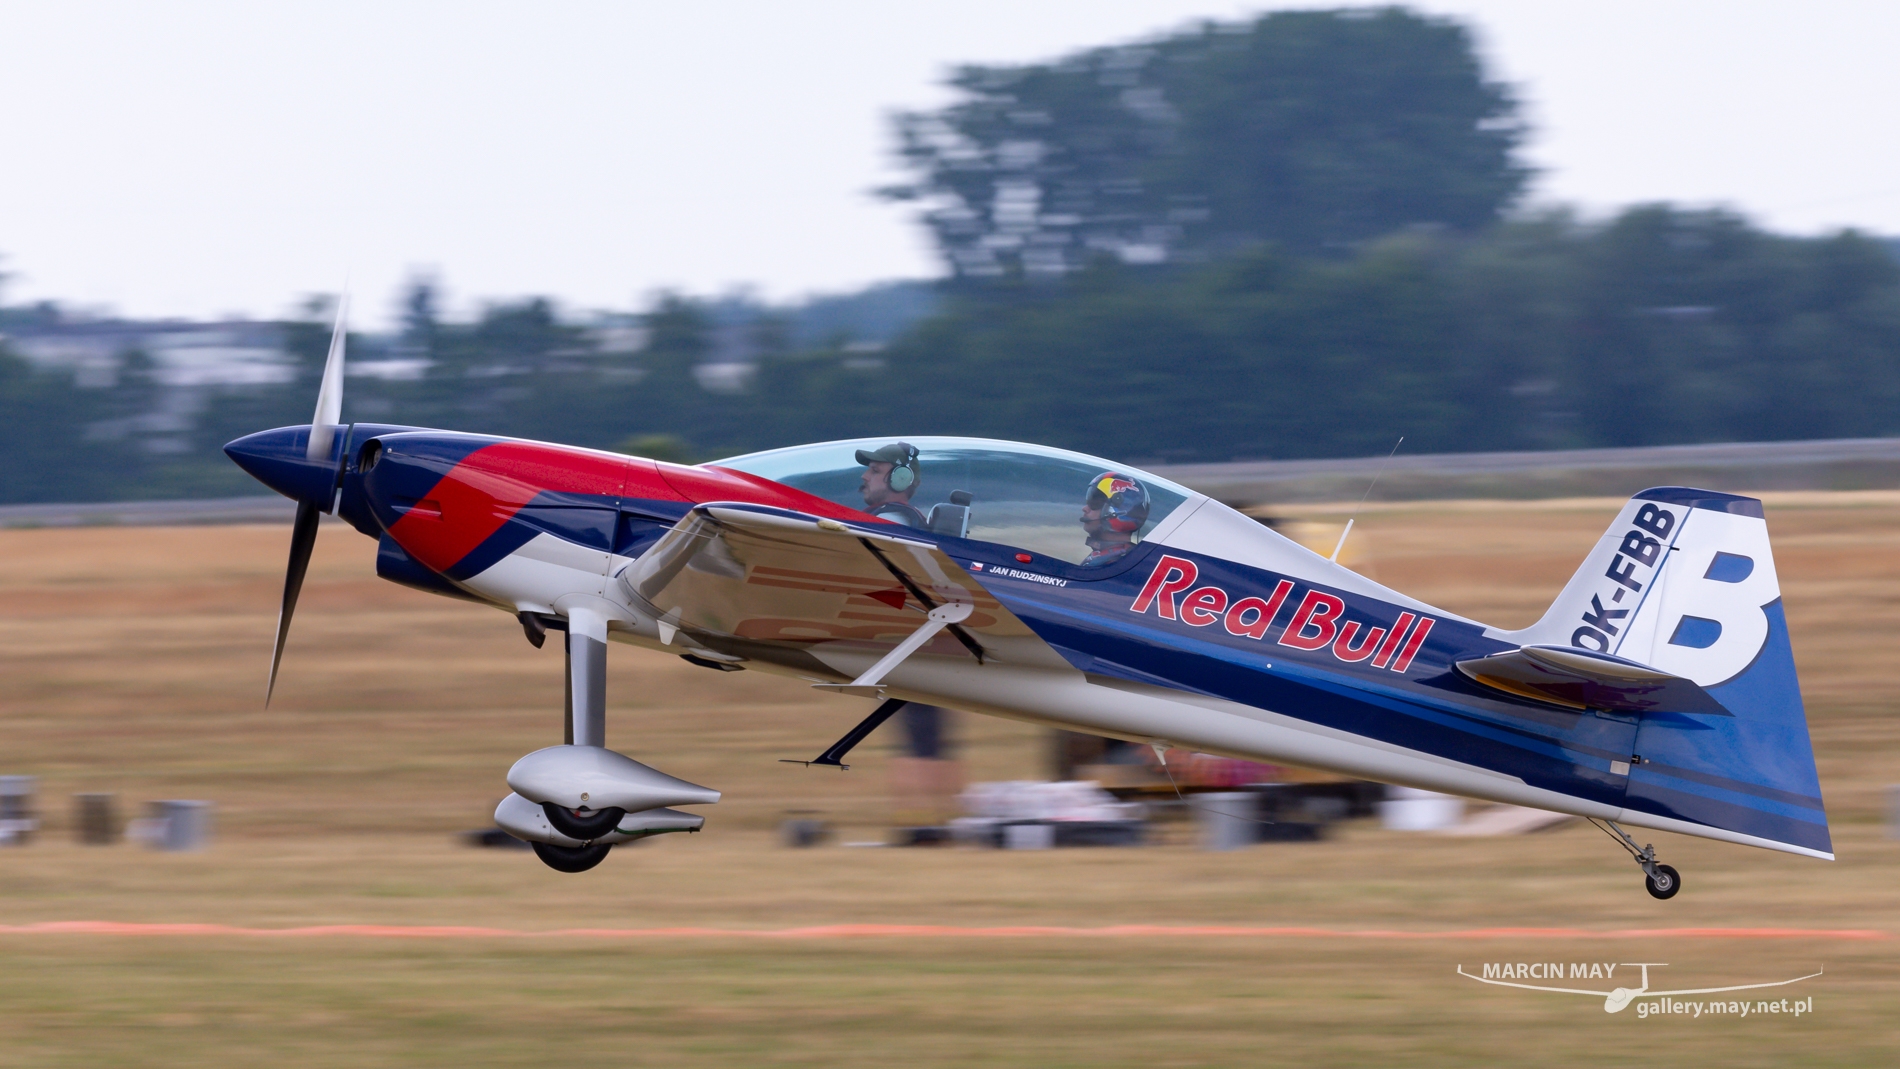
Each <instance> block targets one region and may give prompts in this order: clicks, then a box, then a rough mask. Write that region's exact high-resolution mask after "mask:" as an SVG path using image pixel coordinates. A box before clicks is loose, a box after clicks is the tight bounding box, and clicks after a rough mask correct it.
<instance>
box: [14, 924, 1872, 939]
mask: <svg viewBox="0 0 1900 1069" xmlns="http://www.w3.org/2000/svg"><path fill="white" fill-rule="evenodd" d="M0 935H196V936H242V937H291V938H311V937H322V936H342V937H356V938H368V939H576V938H578V939H852V938H866V937H870V938H892V937H896V938H931V939H939V938H952V939H955V938H964V939H1020V938H1039V937H1040V938H1130V937H1135V938H1161V939H1168V938H1206V937H1210V936H1211V937H1217V938H1234V937H1243V938H1244V937H1254V938H1269V939H1862V940H1866V939H1885V938H1887V933H1886V932H1884V931H1879V930H1876V929H1869V928H1614V929H1609V930H1607V931H1591V930H1589V929H1587V928H1463V929H1453V930H1449V931H1436V932H1434V931H1399V930H1394V929H1378V928H1372V929H1339V928H1256V927H1244V926H1238V925H1235V926H1227V925H1172V924H1115V925H1108V926H1105V927H1100V928H1070V927H1060V926H1054V925H1033V924H1022V925H1009V926H1004V927H990V928H962V927H956V926H953V925H945V924H824V925H814V926H811V927H805V928H693V927H680V928H552V929H547V930H542V931H534V930H529V929H522V928H485V927H478V926H474V925H433V924H431V925H423V924H319V925H310V926H307V927H301V928H245V927H239V926H237V925H231V924H146V923H131V922H123V921H42V922H40V923H37V924H5V925H0Z"/></svg>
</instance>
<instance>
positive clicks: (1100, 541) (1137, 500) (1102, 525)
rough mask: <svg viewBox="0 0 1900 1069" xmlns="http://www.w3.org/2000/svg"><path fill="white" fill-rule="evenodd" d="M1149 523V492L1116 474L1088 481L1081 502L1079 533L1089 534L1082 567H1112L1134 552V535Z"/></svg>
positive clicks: (1127, 477)
mask: <svg viewBox="0 0 1900 1069" xmlns="http://www.w3.org/2000/svg"><path fill="white" fill-rule="evenodd" d="M1147 522H1148V491H1147V490H1146V489H1145V488H1143V487H1142V485H1141V484H1140V483H1139V482H1136V481H1135V480H1134V479H1133V478H1131V477H1130V476H1127V475H1123V474H1122V473H1121V472H1118V471H1105V472H1103V473H1102V474H1100V475H1097V476H1096V477H1095V478H1093V479H1091V480H1089V490H1088V496H1087V497H1085V498H1083V500H1082V530H1084V531H1086V532H1087V533H1088V536H1089V537H1088V542H1089V555H1088V557H1087V558H1086V559H1084V560H1083V561H1082V565H1083V567H1094V566H1099V565H1103V564H1111V563H1113V562H1115V561H1118V560H1121V559H1122V558H1123V557H1126V556H1127V555H1128V554H1129V553H1131V552H1133V551H1134V548H1135V532H1137V531H1139V530H1141V525H1142V524H1144V523H1147Z"/></svg>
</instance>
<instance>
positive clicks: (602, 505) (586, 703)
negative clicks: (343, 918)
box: [225, 320, 1833, 898]
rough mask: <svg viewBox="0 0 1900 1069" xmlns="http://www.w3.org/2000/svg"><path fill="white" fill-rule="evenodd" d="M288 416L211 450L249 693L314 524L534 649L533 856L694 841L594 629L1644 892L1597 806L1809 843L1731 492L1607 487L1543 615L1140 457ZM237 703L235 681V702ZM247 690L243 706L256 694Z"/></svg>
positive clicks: (507, 820)
mask: <svg viewBox="0 0 1900 1069" xmlns="http://www.w3.org/2000/svg"><path fill="white" fill-rule="evenodd" d="M342 377H343V332H342V330H341V326H340V320H339V329H338V331H337V333H336V335H335V337H334V338H333V340H332V344H331V351H330V356H329V360H328V362H327V364H326V366H325V370H324V378H323V385H322V387H321V388H320V390H319V395H318V403H317V410H316V415H315V418H314V419H313V421H312V423H311V424H310V425H309V426H307V427H305V426H293V427H280V428H277V429H275V430H268V431H262V432H260V433H257V434H253V435H250V436H248V437H245V438H241V439H239V440H237V441H235V442H232V443H231V444H230V445H228V446H226V447H225V451H226V452H227V453H228V454H229V455H230V457H231V458H232V459H233V460H234V461H236V462H237V463H238V464H239V465H240V466H241V467H243V468H244V470H245V471H247V472H249V473H250V474H251V475H253V476H255V477H256V478H257V479H258V480H260V481H261V482H263V483H264V484H265V485H267V486H269V487H271V488H272V489H274V490H276V491H278V492H279V493H282V494H284V495H285V496H287V497H290V498H291V499H293V500H295V501H296V502H297V518H296V524H295V527H294V532H293V535H292V540H291V552H290V564H289V569H288V574H287V576H286V580H285V585H284V595H283V603H282V608H281V612H280V615H279V618H278V624H277V636H276V644H275V648H274V650H273V652H272V659H271V673H270V683H271V687H273V688H274V687H275V684H276V677H277V669H278V664H279V662H280V660H281V658H282V655H283V649H284V641H285V637H286V635H287V634H288V630H289V626H290V621H291V616H292V613H293V612H294V610H295V608H296V604H297V595H298V590H299V588H300V587H301V585H302V581H303V575H304V570H305V567H306V565H307V564H308V562H309V559H310V552H311V548H312V546H313V544H314V541H315V538H316V531H317V523H318V519H319V516H320V514H325V513H334V514H335V515H337V516H339V517H341V518H342V519H343V520H345V521H347V522H348V523H349V524H350V525H351V526H353V527H355V528H356V529H357V530H359V531H361V532H363V533H364V534H366V535H368V536H369V537H371V538H375V539H377V541H378V543H379V547H380V548H379V550H378V553H377V558H376V571H377V574H378V575H380V576H382V577H383V578H385V579H389V580H391V581H393V582H397V583H402V584H404V585H407V586H412V587H415V588H417V589H419V590H425V591H429V592H431V593H435V594H441V595H445V596H448V597H454V598H463V599H468V600H472V601H477V602H480V603H482V604H485V605H491V606H494V607H496V608H499V609H502V610H504V611H506V612H508V613H510V614H511V615H513V616H514V617H516V619H517V620H518V621H519V624H520V626H521V627H522V628H523V629H524V631H525V633H526V635H527V637H528V639H529V641H531V642H533V643H534V644H535V645H537V646H539V645H540V644H541V643H542V641H543V640H544V639H545V637H546V633H547V632H548V631H549V630H556V631H561V632H563V633H564V635H565V641H566V646H567V654H568V657H567V665H568V685H569V699H568V709H567V718H566V722H567V731H566V738H565V740H564V742H563V744H562V745H559V746H551V747H548V748H546V749H542V750H538V751H536V752H535V753H532V754H529V755H527V756H526V757H523V758H522V759H521V760H520V761H518V762H517V763H516V764H515V765H514V767H513V768H512V769H511V770H510V772H509V774H508V783H509V785H510V787H511V788H512V789H513V791H514V793H513V794H511V795H510V796H509V797H508V799H507V800H506V801H504V802H503V803H502V804H501V806H500V808H499V809H498V810H497V813H496V819H497V821H498V822H499V823H500V824H501V825H502V826H503V827H504V828H506V829H508V830H509V831H510V832H512V833H513V834H515V835H517V836H519V837H521V838H523V839H526V840H528V841H530V842H531V843H532V844H533V845H534V848H535V850H536V852H537V853H538V854H539V855H540V857H541V859H542V860H543V861H545V862H546V863H547V864H549V865H550V866H552V867H554V868H556V869H560V870H562V871H568V872H578V871H582V870H585V869H588V868H591V867H593V866H594V865H596V864H598V863H599V862H600V861H601V859H602V858H604V857H605V856H606V854H607V852H608V851H609V850H610V849H611V847H612V846H613V845H614V844H615V843H619V842H626V841H629V840H632V839H637V838H640V837H643V836H647V835H652V834H657V833H661V832H668V831H689V830H697V829H698V828H699V827H700V826H701V824H702V823H703V818H702V817H699V816H696V815H692V814H688V813H685V812H681V811H679V810H676V809H673V808H671V807H673V806H680V805H702V804H706V803H711V802H715V801H717V800H718V798H719V794H718V792H717V791H714V790H710V789H708V788H705V787H701V786H697V785H695V784H691V783H687V782H685V781H683V780H679V779H676V778H674V777H671V776H668V775H666V774H664V773H662V772H659V771H657V770H655V769H652V768H649V767H647V766H646V765H643V764H640V763H639V762H637V761H634V760H633V759H631V758H628V757H625V756H623V755H621V754H618V753H615V752H614V751H612V750H609V749H607V748H606V741H607V740H606V709H607V701H606V694H605V690H604V683H605V663H606V661H605V659H606V648H607V644H608V643H609V642H620V643H625V644H628V645H633V646H640V647H644V648H646V649H650V650H654V651H657V652H661V653H667V654H672V655H676V656H680V657H683V658H685V659H686V660H688V661H690V662H692V663H694V664H698V665H703V666H705V667H708V668H715V669H721V670H728V671H730V670H738V669H746V668H752V669H758V670H762V671H767V672H773V673H778V674H781V675H786V676H791V677H795V678H798V679H802V680H805V681H807V682H808V683H810V684H811V685H813V686H815V687H819V688H822V689H828V690H831V691H836V692H839V693H842V694H847V695H853V696H860V697H875V698H880V699H883V701H882V703H881V704H880V705H879V706H878V707H877V711H876V712H874V713H873V714H872V715H871V717H869V718H867V720H866V721H865V722H864V723H863V724H860V725H859V726H858V727H857V728H856V729H854V730H853V731H852V732H851V733H850V734H848V735H846V736H845V738H843V739H840V740H839V741H838V743H837V744H836V745H834V746H833V747H832V748H831V749H830V750H827V751H826V752H825V753H824V754H823V755H821V756H820V757H819V758H818V759H816V761H815V762H814V763H818V764H828V765H837V764H840V758H841V757H842V756H843V754H844V752H845V751H846V750H848V749H849V748H850V747H851V746H852V745H855V743H856V742H857V741H858V740H860V739H862V738H863V737H864V736H865V735H866V734H868V733H869V732H870V731H871V730H872V729H874V728H875V727H876V726H877V724H878V723H880V722H882V720H883V719H884V718H886V717H888V716H889V715H891V713H892V712H894V711H895V710H896V709H897V708H899V707H900V706H902V705H903V704H904V703H906V702H927V703H933V704H938V705H945V706H951V707H955V708H959V709H966V710H970V711H973V712H979V713H987V714H992V715H996V716H1004V717H1011V718H1014V719H1018V720H1025V721H1030V722H1034V723H1038V724H1048V725H1054V726H1060V727H1064V728H1069V729H1073V730H1077V731H1084V732H1090V733H1093V734H1098V735H1104V736H1110V737H1114V738H1118V739H1125V740H1132V741H1137V742H1142V743H1149V744H1152V745H1155V746H1156V747H1157V749H1160V748H1162V747H1165V746H1182V747H1187V748H1191V749H1194V750H1199V751H1204V752H1208V753H1215V754H1226V755H1231V756H1237V757H1245V758H1253V759H1258V760H1264V761H1273V762H1282V763H1287V764H1294V765H1301V766H1308V767H1312V768H1319V769H1328V770H1332V771H1336V772H1340V773H1344V774H1346V775H1350V776H1356V777H1361V778H1365V779H1372V780H1379V781H1383V782H1387V783H1395V784H1404V785H1409V786H1414V787H1420V788H1426V789H1429V790H1434V791H1443V792H1447V793H1452V794H1458V795H1464V796H1468V797H1473V798H1481V799H1488V800H1492V801H1497V802H1506V803H1512V804H1516V805H1523V806H1531V807H1536V808H1541V809H1546V810H1552V811H1556V812H1561V813H1568V814H1574V815H1577V816H1580V817H1585V818H1590V819H1592V820H1594V821H1597V822H1599V824H1600V826H1602V827H1603V828H1604V830H1606V831H1608V832H1610V833H1612V834H1613V836H1614V837H1615V838H1616V839H1617V841H1618V842H1619V843H1621V844H1622V845H1623V847H1624V848H1625V849H1626V850H1628V851H1629V852H1630V854H1631V855H1632V856H1633V857H1634V858H1635V860H1636V862H1637V863H1638V864H1639V865H1640V866H1641V868H1642V870H1643V872H1644V878H1645V883H1646V886H1647V888H1648V890H1649V892H1650V893H1651V894H1652V895H1655V896H1656V897H1658V898H1668V897H1670V896H1672V895H1674V894H1675V893H1676V891H1677V890H1678V889H1679V888H1680V886H1681V876H1680V874H1679V873H1677V871H1676V870H1675V869H1674V868H1672V867H1671V866H1669V865H1665V864H1661V863H1659V862H1658V861H1657V860H1656V855H1655V850H1654V848H1653V847H1651V846H1648V845H1645V846H1641V847H1639V846H1638V845H1637V843H1636V841H1635V839H1634V838H1632V837H1631V836H1630V835H1629V833H1628V832H1627V831H1625V830H1624V826H1625V825H1628V826H1631V827H1636V828H1647V829H1659V830H1663V831H1673V832H1679V833H1683V834H1687V835H1697V836H1702V837H1705V838H1710V839H1720V840H1724V841H1727V842H1734V843H1743V844H1747V845H1751V846H1759V847H1766V848H1768V849H1772V850H1780V851H1786V852H1789V853H1795V854H1803V855H1807V856H1810V857H1817V858H1827V859H1832V857H1833V853H1832V845H1831V842H1830V839H1829V833H1828V824H1827V815H1826V811H1825V809H1824V807H1823V805H1822V800H1821V790H1820V784H1819V781H1818V778H1817V776H1816V772H1815V765H1814V756H1813V751H1812V748H1811V745H1810V742H1809V737H1808V729H1807V720H1806V716H1805V713H1804V712H1803V708H1802V700H1801V690H1800V685H1799V683H1798V681H1797V679H1796V675H1795V666H1794V660H1793V657H1792V654H1791V651H1790V647H1789V642H1788V629H1787V623H1786V620H1785V618H1784V616H1783V613H1782V606H1781V593H1780V586H1779V583H1778V581H1777V579H1776V576H1775V564H1774V558H1773V555H1772V554H1771V552H1770V550H1769V544H1768V528H1767V524H1766V523H1765V521H1764V519H1763V515H1762V507H1761V502H1759V501H1758V500H1755V499H1754V498H1748V497H1738V496H1735V495H1732V494H1724V493H1717V492H1714V491H1708V490H1695V489H1687V488H1682V487H1659V488H1656V489H1651V490H1645V491H1643V492H1642V493H1639V494H1637V495H1636V496H1635V497H1633V498H1631V499H1630V500H1629V502H1628V503H1627V504H1625V505H1624V507H1623V509H1622V511H1621V512H1620V513H1619V514H1618V515H1617V517H1616V520H1615V522H1614V523H1612V524H1611V525H1610V527H1609V529H1608V531H1607V532H1606V533H1605V534H1604V535H1603V537H1602V539H1601V540H1600V541H1599V542H1598V543H1597V546H1596V548H1595V549H1594V550H1593V551H1592V552H1591V553H1590V555H1589V556H1588V557H1587V558H1586V559H1585V560H1584V563H1583V565H1582V567H1581V568H1579V569H1578V571H1577V573H1576V575H1575V576H1574V577H1573V578H1572V579H1571V580H1570V582H1569V584H1568V585H1566V586H1565V587H1564V589H1563V592H1562V593H1561V594H1559V595H1558V597H1557V600H1556V602H1555V603H1554V604H1553V605H1552V606H1551V607H1550V610H1549V611H1548V612H1547V613H1545V615H1544V617H1543V619H1541V620H1539V621H1538V622H1537V623H1535V624H1533V625H1532V626H1530V627H1528V628H1524V629H1522V630H1517V631H1507V630H1502V629H1499V628H1495V627H1489V626H1486V625H1485V624H1483V623H1480V622H1477V621H1475V620H1468V619H1465V618H1463V617H1461V616H1458V615H1457V614H1455V613H1450V612H1446V611H1444V610H1442V609H1438V608H1434V607H1433V606H1431V605H1427V604H1425V603H1423V602H1421V601H1418V600H1416V599H1414V598H1409V597H1407V596H1405V595H1403V594H1401V593H1399V592H1397V591H1394V590H1391V589H1388V588H1386V587H1384V586H1381V585H1380V584H1378V583H1376V582H1373V581H1372V580H1371V579H1368V578H1366V577H1365V576H1362V575H1360V574H1358V573H1356V572H1354V571H1352V570H1350V569H1348V568H1345V567H1342V566H1340V565H1338V564H1336V563H1334V562H1333V561H1331V560H1328V559H1327V558H1325V557H1322V556H1319V555H1317V554H1315V553H1313V552H1311V551H1309V550H1307V549H1305V548H1303V547H1301V546H1300V545H1298V544H1296V543H1294V542H1292V541H1289V540H1288V539H1286V538H1284V537H1282V536H1280V535H1279V534H1276V533H1275V532H1273V531H1272V530H1270V529H1268V528H1267V527H1264V526H1262V525H1261V524H1259V523H1257V522H1256V521H1254V520H1252V519H1250V518H1248V517H1247V516H1245V515H1242V514H1241V513H1239V512H1237V511H1235V510H1233V509H1231V508H1228V507H1227V506H1225V505H1223V504H1221V503H1220V502H1218V501H1215V500H1212V499H1210V498H1208V497H1205V496H1204V495H1201V494H1198V493H1195V492H1194V491H1192V490H1189V489H1187V488H1185V487H1182V486H1177V485H1175V484H1173V483H1170V482H1168V481H1167V480H1165V479H1162V478H1158V477H1156V476H1153V475H1150V474H1147V473H1144V472H1141V471H1138V470H1136V469H1134V468H1131V467H1128V466H1126V465H1121V464H1116V463H1113V462H1110V461H1107V460H1102V459H1098V458H1095V457H1089V456H1083V455H1080V454H1077V453H1071V452H1066V451H1063V450H1059V449H1049V448H1043V447H1040V446H1034V445H1024V444H1019V443H1012V442H1000V441H991V440H985V439H971V438H948V437H911V438H907V439H897V438H877V439H866V440H860V441H846V442H826V443H821V444H817V445H805V446H796V447H792V448H786V449H775V450H770V451H767V452H763V453H754V454H750V455H747V456H741V457H734V458H731V459H728V460H722V461H718V462H715V463H710V464H702V465H690V466H689V465H681V464H670V463H666V462H664V461H656V460H647V459H641V458H637V457H630V456H625V455H621V454H616V453H607V452H601V451H598V450H592V449H581V448H576V447H572V446H563V445H553V444H548V443H543V442H532V441H523V440H519V439H512V438H499V437H491V436H487V435H479V434H463V433H458V432H454V431H443V430H430V429H424V428H417V427H405V426H392V425H386V424H370V423H344V422H343V421H342V419H341V407H342ZM267 695H268V692H267ZM266 700H268V696H267V699H266Z"/></svg>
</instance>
